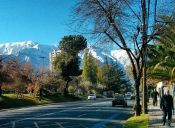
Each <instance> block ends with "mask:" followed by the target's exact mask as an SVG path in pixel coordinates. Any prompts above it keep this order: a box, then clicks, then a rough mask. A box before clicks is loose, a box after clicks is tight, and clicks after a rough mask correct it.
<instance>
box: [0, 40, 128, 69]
mask: <svg viewBox="0 0 175 128" xmlns="http://www.w3.org/2000/svg"><path fill="white" fill-rule="evenodd" d="M57 49H58V47H57V46H56V45H45V44H38V43H36V42H33V41H24V42H11V43H1V44H0V54H1V55H13V56H15V57H17V58H18V59H19V60H20V61H21V62H26V61H28V62H30V63H31V64H32V66H33V68H38V67H40V66H39V65H41V64H44V67H45V68H49V66H50V59H49V53H50V52H52V51H54V50H57ZM87 49H88V51H89V52H91V54H92V56H93V57H95V58H97V59H98V60H99V61H100V63H104V62H105V60H104V59H105V58H106V57H107V58H110V59H111V60H113V61H114V62H116V61H117V62H118V63H119V64H121V65H123V66H124V67H125V66H127V65H129V59H128V57H127V54H126V52H125V51H124V50H111V51H110V50H106V51H104V50H103V49H101V48H98V47H95V46H88V47H87V48H86V50H87ZM83 55H84V51H81V52H80V54H79V56H80V58H81V59H83ZM42 66H43V65H42Z"/></svg>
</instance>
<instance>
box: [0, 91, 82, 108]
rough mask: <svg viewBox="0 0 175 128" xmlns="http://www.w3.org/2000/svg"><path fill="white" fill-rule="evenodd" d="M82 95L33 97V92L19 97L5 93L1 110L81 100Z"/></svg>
mask: <svg viewBox="0 0 175 128" xmlns="http://www.w3.org/2000/svg"><path fill="white" fill-rule="evenodd" d="M81 99H82V98H80V97H75V96H67V97H64V96H63V95H57V96H48V97H43V98H42V99H38V98H35V97H33V95H31V94H23V95H22V97H21V96H19V97H17V96H16V95H15V94H4V95H2V96H1V97H0V110H1V109H8V108H19V107H27V106H36V105H44V104H50V103H60V102H70V101H77V100H81Z"/></svg>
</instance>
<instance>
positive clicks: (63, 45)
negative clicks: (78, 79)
mask: <svg viewBox="0 0 175 128" xmlns="http://www.w3.org/2000/svg"><path fill="white" fill-rule="evenodd" d="M86 46H87V42H86V39H85V38H84V37H83V36H81V35H70V36H65V37H63V39H62V40H61V41H60V43H59V49H60V50H61V53H60V54H59V55H58V56H57V58H56V61H55V69H57V71H60V72H61V76H62V78H63V79H64V80H65V81H66V85H65V87H64V95H67V94H68V87H69V82H70V81H71V80H72V78H71V77H72V76H79V75H81V73H82V70H80V67H79V65H80V61H79V57H78V53H79V52H80V51H81V50H83V49H85V48H86Z"/></svg>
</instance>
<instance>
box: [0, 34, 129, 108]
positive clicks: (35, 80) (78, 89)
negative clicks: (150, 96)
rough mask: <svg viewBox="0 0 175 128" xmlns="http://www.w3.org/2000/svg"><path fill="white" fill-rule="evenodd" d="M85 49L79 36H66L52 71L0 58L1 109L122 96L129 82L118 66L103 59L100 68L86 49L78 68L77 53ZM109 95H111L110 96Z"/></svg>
mask: <svg viewBox="0 0 175 128" xmlns="http://www.w3.org/2000/svg"><path fill="white" fill-rule="evenodd" d="M86 47H87V42H86V39H85V38H84V37H83V36H81V35H69V36H65V37H63V39H62V40H61V41H60V42H59V47H58V50H61V52H60V53H59V54H57V56H56V57H55V59H54V60H55V61H53V62H52V64H53V71H52V72H50V71H48V70H46V69H44V68H43V66H40V67H41V68H39V69H38V71H35V70H34V69H33V68H32V65H31V64H30V63H28V62H23V63H21V62H19V60H18V57H16V58H15V57H13V58H10V57H8V56H1V58H0V109H4V108H16V107H24V106H32V105H42V104H49V103H55V102H64V101H74V100H81V99H87V95H88V94H91V93H95V94H96V95H97V97H103V94H104V92H107V91H111V90H112V91H113V93H123V94H124V93H125V92H128V91H131V90H132V87H131V83H130V80H129V79H128V77H127V75H126V74H125V72H124V69H122V68H121V66H119V65H118V63H115V62H113V61H112V60H108V59H107V58H103V59H104V60H105V63H104V64H103V65H102V64H100V63H99V62H98V60H97V59H96V58H94V57H93V56H92V55H91V53H90V52H89V51H88V49H86V52H85V54H84V59H83V62H82V69H81V68H80V67H81V65H80V60H79V59H80V58H79V56H78V53H79V52H80V51H82V50H84V49H85V48H86ZM110 96H112V95H110Z"/></svg>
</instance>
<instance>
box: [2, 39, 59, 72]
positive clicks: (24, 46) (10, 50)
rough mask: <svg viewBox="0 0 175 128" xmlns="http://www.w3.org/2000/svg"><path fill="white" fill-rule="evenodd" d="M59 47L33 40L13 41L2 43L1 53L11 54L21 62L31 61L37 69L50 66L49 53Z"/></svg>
mask: <svg viewBox="0 0 175 128" xmlns="http://www.w3.org/2000/svg"><path fill="white" fill-rule="evenodd" d="M54 49H57V47H56V46H50V45H40V44H37V43H35V42H32V41H26V42H12V43H4V44H0V54H2V55H11V56H14V57H16V59H19V60H20V63H24V62H26V61H28V62H30V63H31V64H32V66H33V67H34V68H35V69H39V68H41V66H43V65H44V68H48V67H49V63H50V62H49V53H50V52H51V51H53V50H54Z"/></svg>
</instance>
